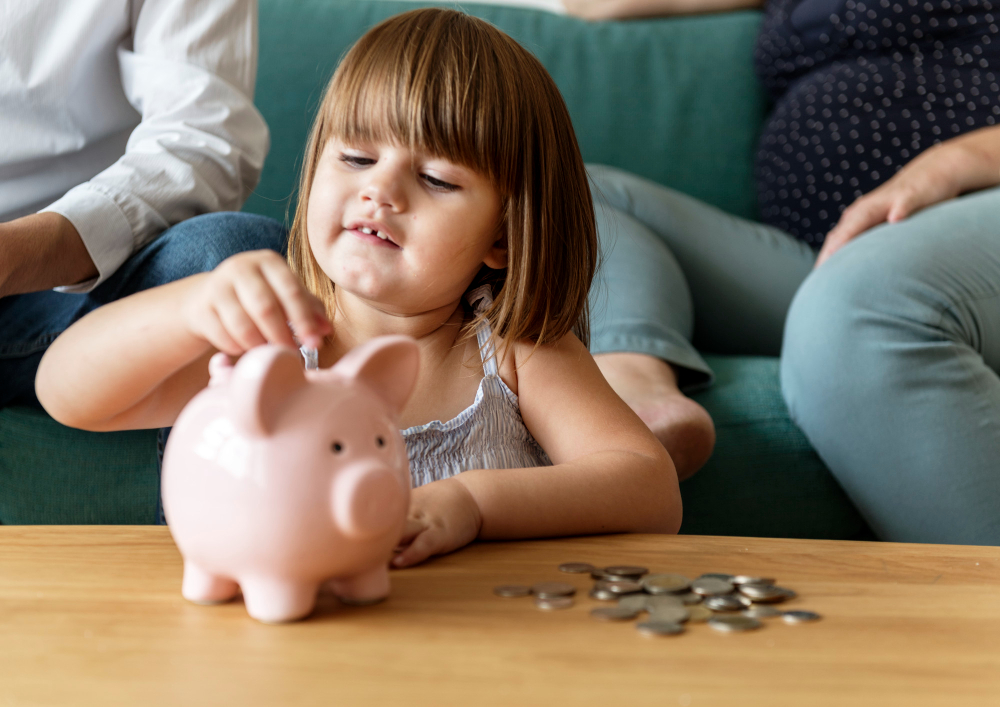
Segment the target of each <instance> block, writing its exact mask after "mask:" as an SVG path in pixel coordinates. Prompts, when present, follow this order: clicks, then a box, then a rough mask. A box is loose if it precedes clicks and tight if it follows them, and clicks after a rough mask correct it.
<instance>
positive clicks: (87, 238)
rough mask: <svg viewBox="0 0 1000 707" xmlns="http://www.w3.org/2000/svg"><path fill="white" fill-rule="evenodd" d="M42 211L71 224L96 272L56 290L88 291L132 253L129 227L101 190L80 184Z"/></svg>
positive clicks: (112, 201)
mask: <svg viewBox="0 0 1000 707" xmlns="http://www.w3.org/2000/svg"><path fill="white" fill-rule="evenodd" d="M45 211H51V212H53V213H57V214H61V215H62V216H65V217H66V218H67V219H68V220H69V222H70V223H72V224H73V226H74V228H76V230H77V232H78V233H79V234H80V238H81V239H82V240H83V245H84V247H85V248H86V249H87V253H89V254H90V258H91V260H93V261H94V265H96V266H97V273H98V276H97V277H96V278H95V279H93V280H87V281H86V282H81V283H79V284H76V285H67V286H65V287H57V288H55V289H56V291H57V292H77V293H82V292H90V291H91V290H93V289H94V288H95V287H97V286H98V285H100V284H101V283H102V282H104V281H105V280H107V279H108V278H109V277H110V276H111V275H112V274H113V273H114V272H115V271H116V270H117V269H118V268H119V266H121V264H122V263H124V262H125V261H126V260H128V258H129V256H131V255H132V244H133V243H134V237H133V234H132V227H131V226H130V225H129V222H128V219H126V218H125V214H123V213H122V210H121V209H120V208H118V205H117V204H116V203H115V202H114V200H112V199H111V198H110V197H108V196H107V195H106V194H104V193H103V192H101V191H98V190H97V189H94V188H93V187H91V186H89V185H87V184H81V185H80V186H77V187H73V188H72V189H70V190H69V191H68V192H66V194H65V196H63V197H62V198H61V199H59V200H58V201H56V202H55V203H53V204H50V205H49V206H47V207H45V208H44V209H42V210H41V211H40V212H39V213H41V212H45Z"/></svg>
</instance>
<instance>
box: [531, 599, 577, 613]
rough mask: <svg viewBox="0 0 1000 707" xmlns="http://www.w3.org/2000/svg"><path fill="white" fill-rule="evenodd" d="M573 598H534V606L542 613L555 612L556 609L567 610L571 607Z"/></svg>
mask: <svg viewBox="0 0 1000 707" xmlns="http://www.w3.org/2000/svg"><path fill="white" fill-rule="evenodd" d="M573 603H574V602H573V597H552V598H550V599H543V598H542V597H535V606H537V607H538V608H539V609H541V610H542V611H556V610H558V609H568V608H570V607H571V606H573Z"/></svg>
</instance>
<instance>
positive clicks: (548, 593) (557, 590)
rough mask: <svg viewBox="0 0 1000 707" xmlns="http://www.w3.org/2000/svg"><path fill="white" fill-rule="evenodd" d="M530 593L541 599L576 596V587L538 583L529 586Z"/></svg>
mask: <svg viewBox="0 0 1000 707" xmlns="http://www.w3.org/2000/svg"><path fill="white" fill-rule="evenodd" d="M531 591H532V593H533V594H534V595H535V596H537V597H541V598H542V599H551V598H552V597H569V596H573V595H574V594H576V587H574V586H573V585H572V584H568V583H566V582H538V583H537V584H532V585H531Z"/></svg>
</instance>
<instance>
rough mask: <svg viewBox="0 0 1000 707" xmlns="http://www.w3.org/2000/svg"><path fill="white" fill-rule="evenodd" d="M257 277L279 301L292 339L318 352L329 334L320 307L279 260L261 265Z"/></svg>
mask: <svg viewBox="0 0 1000 707" xmlns="http://www.w3.org/2000/svg"><path fill="white" fill-rule="evenodd" d="M261 274H262V275H263V276H264V278H266V280H267V283H268V285H270V287H271V289H272V290H273V291H274V293H275V294H276V295H277V297H278V299H279V300H280V302H281V306H282V307H283V311H284V316H285V321H286V322H288V323H290V324H291V325H292V329H293V330H294V331H295V335H296V336H297V337H298V338H299V340H300V341H301V342H302V343H304V344H307V345H311V346H313V348H318V347H319V345H320V344H322V339H323V337H324V336H326V335H327V334H329V333H330V322H329V321H328V320H327V318H326V311H325V309H324V308H323V305H322V303H321V302H320V301H319V300H318V299H317V298H316V297H315V296H313V294H312V293H311V292H309V291H308V290H306V288H305V287H303V286H302V283H300V282H299V280H298V278H297V277H295V274H294V273H293V272H292V271H291V270H290V269H289V268H288V266H287V265H286V264H285V262H284V261H283V260H279V261H276V262H272V261H265V262H263V263H261Z"/></svg>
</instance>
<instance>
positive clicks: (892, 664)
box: [0, 526, 1000, 707]
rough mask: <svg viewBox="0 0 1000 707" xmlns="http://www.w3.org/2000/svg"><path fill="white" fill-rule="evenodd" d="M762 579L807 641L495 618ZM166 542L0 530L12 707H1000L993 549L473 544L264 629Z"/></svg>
mask: <svg viewBox="0 0 1000 707" xmlns="http://www.w3.org/2000/svg"><path fill="white" fill-rule="evenodd" d="M566 561H583V562H591V563H594V564H596V565H600V566H603V565H607V564H612V563H622V562H625V563H632V564H641V565H645V566H647V567H649V568H651V569H653V570H654V571H673V572H679V573H682V574H686V575H688V576H697V575H698V574H700V573H702V572H709V571H716V572H730V573H741V572H749V573H763V574H768V575H774V576H776V577H777V578H778V579H779V581H780V583H781V584H783V585H785V586H789V587H791V588H793V589H795V590H796V591H797V592H798V593H799V598H798V599H796V600H794V601H793V602H790V603H789V604H787V605H786V606H788V607H789V608H791V607H792V606H793V605H794V606H797V607H801V608H808V609H813V610H815V611H818V612H820V613H822V614H823V616H824V619H823V620H822V621H821V622H818V623H815V624H805V625H798V626H789V625H786V624H784V623H782V622H781V621H780V619H779V620H774V619H770V620H768V621H767V622H766V625H765V627H764V628H763V629H762V630H759V631H756V632H753V633H746V634H735V635H725V634H720V633H717V632H715V631H713V630H711V629H709V628H708V627H707V626H705V625H704V624H700V625H693V626H691V627H689V629H688V631H687V632H686V633H685V634H683V635H681V636H677V637H669V638H646V637H643V636H641V635H639V634H638V633H637V632H636V630H635V628H634V622H626V623H620V624H609V623H601V622H598V621H595V620H593V619H591V618H590V617H589V616H588V611H589V610H590V608H591V607H593V606H595V605H597V604H598V602H596V601H594V600H592V599H589V598H588V597H587V596H586V591H581V592H580V594H579V595H578V603H577V605H576V606H574V607H573V608H572V609H569V610H565V611H557V612H542V611H539V610H536V609H535V608H534V606H533V604H532V601H531V600H530V599H500V598H498V597H495V596H493V594H492V588H493V587H494V586H495V585H498V584H502V583H532V582H536V581H541V580H547V579H564V580H565V579H568V580H569V581H571V582H573V583H574V584H576V585H577V586H578V587H579V588H580V590H585V589H586V588H588V587H589V585H590V583H591V582H590V580H589V578H588V577H586V576H584V575H566V574H562V573H560V572H558V571H557V570H556V566H557V565H558V564H559V563H560V562H566ZM180 577H181V563H180V556H179V555H178V553H177V550H176V548H175V547H174V544H173V542H172V541H171V538H170V535H169V534H168V532H167V530H166V528H157V527H14V526H10V527H0V705H73V706H74V707H76V706H85V705H102V706H104V705H130V706H131V705H136V706H145V705H192V706H196V707H200V706H201V705H239V706H240V707H242V706H252V705H268V706H284V705H324V706H334V705H367V704H372V705H383V704H387V705H434V706H435V707H437V706H439V705H453V704H454V705H458V704H462V705H472V706H478V705H510V706H512V707H519V706H520V705H538V704H545V705H554V706H558V707H562V705H616V706H617V705H624V704H628V705H657V706H660V707H674V706H675V705H677V706H680V707H686V706H688V705H692V706H700V705H733V706H743V705H767V706H768V707H771V706H773V705H806V706H810V707H811V706H813V705H838V706H842V705H880V706H888V705H906V706H907V707H910V706H912V705H949V706H955V705H987V704H1000V591H998V590H1000V548H976V547H955V546H943V545H899V544H889V543H885V544H881V543H851V542H816V541H804V540H768V539H741V538H710V537H693V536H680V537H669V536H655V535H632V536H627V535H617V536H606V537H593V538H573V539H565V540H553V541H533V542H521V543H481V544H476V545H473V546H470V547H468V548H466V549H465V550H463V551H461V552H459V553H456V554H454V555H451V556H448V557H444V558H439V559H437V560H435V561H433V562H431V563H428V564H427V565H425V566H423V567H418V568H414V569H409V570H402V571H397V572H394V573H393V593H392V596H391V598H390V599H389V600H388V601H387V602H385V603H384V604H381V605H377V606H373V607H366V608H353V607H344V606H339V605H338V604H337V602H336V600H334V599H332V598H328V599H324V600H322V601H321V604H320V606H319V608H318V610H317V612H316V614H315V615H314V616H313V617H312V618H310V619H309V620H307V621H304V622H300V623H296V624H289V625H282V626H267V625H262V624H259V623H257V622H255V621H253V620H252V619H250V618H249V617H248V616H247V615H246V612H245V610H244V607H243V604H242V602H240V601H237V602H234V603H231V604H227V605H223V606H215V607H202V606H196V605H193V604H189V603H187V602H185V601H184V600H183V599H182V598H181V596H180Z"/></svg>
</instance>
